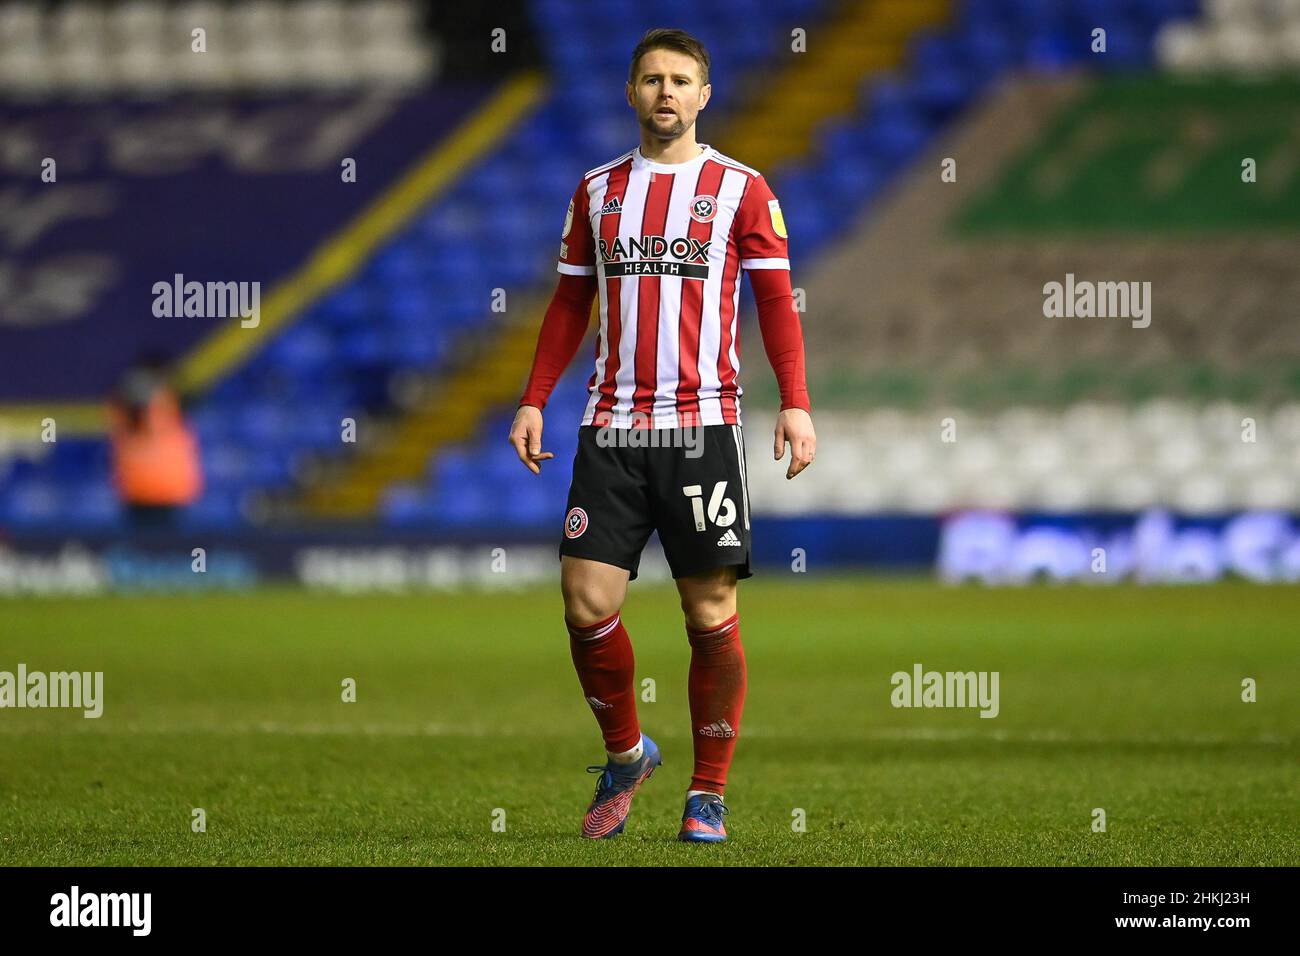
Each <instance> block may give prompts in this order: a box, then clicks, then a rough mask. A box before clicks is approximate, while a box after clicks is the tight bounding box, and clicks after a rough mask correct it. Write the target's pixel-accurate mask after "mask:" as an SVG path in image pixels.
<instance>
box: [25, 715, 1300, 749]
mask: <svg viewBox="0 0 1300 956" xmlns="http://www.w3.org/2000/svg"><path fill="white" fill-rule="evenodd" d="M106 716H107V715H106ZM90 724H91V722H86V723H85V724H83V723H82V722H81V721H78V722H77V723H75V724H59V725H57V726H47V727H42V728H40V729H39V730H38V729H36V728H33V727H30V726H28V727H20V726H18V725H17V724H15V723H11V722H7V721H0V735H3V734H15V735H17V734H21V735H42V734H45V735H49V734H77V733H85V734H108V735H120V734H139V735H149V734H155V735H164V736H165V735H175V734H214V735H239V734H264V735H267V736H285V737H326V736H336V737H349V736H353V737H471V738H477V737H555V738H564V737H573V736H576V735H577V734H579V733H581V730H580V729H578V728H576V727H575V729H573V730H565V731H554V732H547V731H538V730H537V728H536V727H529V728H527V729H524V728H517V727H515V728H511V727H494V726H485V725H474V724H446V723H422V724H400V723H399V724H379V723H365V724H323V723H288V722H284V721H274V720H263V721H253V722H244V723H222V724H207V723H191V724H167V725H157V724H145V723H141V722H139V721H132V722H130V723H126V724H114V723H113V722H112V721H111V720H108V719H100V720H97V721H94V722H93V726H91V725H90ZM740 736H741V738H758V739H763V740H780V739H788V740H808V739H810V735H808V734H805V733H785V732H771V731H768V730H767V729H765V728H761V727H759V728H751V727H746V728H744V729H743V730H742V731H741V735H740ZM816 739H817V740H818V741H819V742H824V741H827V740H834V741H844V742H853V741H855V740H856V741H897V742H919V743H947V742H954V743H955V742H963V741H967V742H969V741H974V742H981V741H991V742H994V743H1044V744H1169V745H1175V744H1178V745H1191V746H1212V745H1219V744H1252V745H1257V744H1266V745H1276V746H1293V745H1295V744H1296V743H1297V740H1296V738H1293V737H1286V736H1282V735H1280V734H1256V735H1253V736H1249V737H1234V736H1230V735H1228V734H1178V735H1162V734H1139V735H1133V736H1114V737H1110V736H1105V735H1101V734H1075V733H1070V732H1068V731H1060V730H1041V729H1027V730H999V729H995V728H987V729H985V728H962V727H916V728H905V727H894V728H886V727H881V728H870V729H864V730H863V731H862V732H861V733H859V734H844V733H841V734H836V735H833V736H828V735H825V734H819V735H818V736H817V738H816Z"/></svg>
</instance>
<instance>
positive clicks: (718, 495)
mask: <svg viewBox="0 0 1300 956" xmlns="http://www.w3.org/2000/svg"><path fill="white" fill-rule="evenodd" d="M682 494H684V495H685V496H686V497H687V498H690V499H691V512H692V513H693V514H694V515H695V530H696V531H704V530H706V528H707V527H708V526H707V525H706V524H705V523H704V514H705V508H704V489H703V488H702V487H701V486H700V485H683V486H682ZM726 494H727V483H726V482H725V481H719V482H718V483H717V484H715V485H714V486H713V494H711V495H709V507H708V515H709V520H710V521H712V522H713V523H714V524H715V525H717V526H718V527H719V528H726V527H730V526H731V525H732V524H733V523H735V520H736V503H735V502H734V501H732V500H731V499H730V498H728V497H726Z"/></svg>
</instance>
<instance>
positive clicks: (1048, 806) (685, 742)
mask: <svg viewBox="0 0 1300 956" xmlns="http://www.w3.org/2000/svg"><path fill="white" fill-rule="evenodd" d="M740 588H741V633H742V638H743V640H744V644H745V649H746V653H747V656H748V661H749V688H750V691H749V700H748V703H747V706H746V708H745V715H744V721H743V726H742V734H741V739H740V743H739V746H738V749H737V759H736V763H735V765H734V766H733V768H732V775H731V781H730V786H729V789H728V794H727V803H728V805H729V806H730V808H731V815H730V817H729V818H728V829H729V831H730V833H731V841H730V842H729V843H727V844H725V845H721V846H705V845H683V844H678V843H675V842H674V840H673V837H674V835H675V833H676V830H677V825H678V821H679V819H680V814H681V808H682V799H683V794H684V790H685V788H686V784H687V781H688V778H689V775H690V769H691V748H690V736H689V727H688V723H687V699H686V666H687V660H688V654H689V648H688V646H687V643H686V638H685V635H684V633H683V631H682V626H681V615H680V611H679V610H678V606H677V599H676V592H675V591H674V590H673V589H672V587H671V585H666V586H665V585H650V584H648V583H643V582H637V583H634V584H633V585H632V591H631V595H630V597H629V600H628V603H627V606H626V607H625V609H624V614H625V620H626V623H627V626H628V630H629V632H630V634H631V635H632V639H633V642H634V645H635V647H636V651H637V679H638V682H641V681H643V680H644V679H646V678H652V679H653V681H654V682H655V685H654V696H655V700H654V702H653V703H649V702H647V703H642V704H641V705H640V711H641V716H642V724H643V726H644V728H645V729H646V731H647V732H649V733H650V734H651V735H652V736H654V737H655V739H656V740H657V741H658V742H659V744H660V746H661V747H662V749H663V753H664V759H665V763H664V766H663V767H662V768H660V770H659V771H658V772H657V773H656V774H655V776H654V778H653V779H651V780H650V781H649V782H648V783H647V784H646V785H645V786H644V787H643V788H642V790H641V792H640V794H639V795H638V797H637V799H636V802H635V804H634V806H633V810H632V815H631V817H630V818H629V821H628V826H627V832H626V833H625V834H624V835H623V836H620V837H618V838H615V839H613V840H609V841H603V842H596V843H592V842H586V841H582V840H580V839H579V838H578V836H577V834H578V832H579V828H580V825H581V819H582V813H583V810H584V809H585V807H586V804H587V801H588V799H589V798H590V795H591V791H592V788H593V786H594V783H595V777H594V776H592V775H588V774H586V773H584V768H585V767H586V765H587V764H590V763H595V762H599V761H600V760H601V759H602V750H601V747H600V740H599V737H598V735H597V734H596V731H595V721H594V720H593V719H592V716H591V713H590V711H589V709H588V707H587V705H586V704H585V703H584V701H583V699H582V695H581V694H580V693H579V691H578V684H577V679H576V677H575V676H574V674H573V671H572V666H571V664H570V661H569V649H568V636H567V634H566V632H565V630H564V626H563V620H562V607H561V603H560V598H559V595H558V588H547V589H544V590H531V591H527V592H512V593H495V594H483V593H479V594H476V595H474V594H471V595H465V594H461V595H445V594H420V595H402V596H359V597H344V596H331V595H321V594H308V593H304V592H293V591H259V592H253V593H248V594H228V595H205V596H197V595H193V596H173V597H129V598H128V597H119V598H88V599H80V600H75V599H74V600H69V599H60V600H57V601H54V600H36V599H21V600H10V601H4V602H0V671H15V670H16V668H17V665H18V664H19V663H20V662H21V663H24V664H26V665H27V668H28V669H29V670H44V671H61V670H74V669H75V670H80V671H103V672H104V697H105V704H104V714H103V716H102V717H101V718H100V719H98V720H90V719H85V718H83V717H82V716H81V714H80V712H74V711H67V710H30V709H29V710H10V709H5V710H0V863H3V864H9V865H12V864H55V865H58V864H101V865H103V864H107V865H119V864H307V865H312V864H443V863H453V864H593V865H611V864H703V863H723V864H939V865H949V864H976V865H978V864H993V865H1000V864H1049V865H1051V864H1085V865H1111V864H1138V865H1142V864H1158V865H1175V864H1176V865H1202V864H1211V865H1218V864H1222V865H1228V864H1245V865H1252V864H1290V865H1295V864H1296V863H1300V851H1298V850H1297V847H1300V760H1298V759H1297V758H1298V757H1300V746H1298V744H1300V707H1298V706H1296V697H1297V690H1300V654H1298V653H1297V628H1296V621H1297V620H1300V589H1297V588H1294V587H1256V586H1252V585H1247V584H1241V583H1234V584H1223V585H1214V586H1203V587H1202V586H1196V587H1181V588H1179V587H1151V588H1137V587H1130V586H1124V587H1110V588H1103V587H1078V586H1070V587H1053V586H1037V587H1032V588H1025V589H1007V590H984V589H976V588H965V587H963V588H945V587H940V586H938V585H936V584H933V583H930V582H926V581H917V580H881V579H871V578H854V577H838V578H822V579H817V580H811V579H808V580H805V579H801V578H799V577H797V576H789V577H787V578H786V579H785V580H780V579H778V578H777V577H776V576H775V575H773V574H772V573H763V574H761V575H760V576H758V577H755V578H754V579H752V580H750V581H746V582H743V583H742V584H741V585H740ZM916 663H920V664H921V665H923V667H924V668H925V669H926V670H939V671H948V670H960V671H966V670H974V671H997V672H999V674H1000V682H999V692H1000V712H999V714H998V716H997V717H995V718H992V719H982V718H980V717H979V716H978V714H977V712H976V711H975V710H955V709H948V710H943V709H904V708H897V709H896V708H894V707H893V706H891V703H890V694H891V691H892V689H893V688H892V686H891V683H890V677H891V675H892V674H893V673H894V672H896V671H909V672H910V671H911V669H912V667H913V665H914V664H916ZM345 678H354V679H355V680H356V687H357V700H356V702H355V703H344V702H343V701H342V700H341V682H342V681H343V680H344V679H345ZM1245 678H1253V679H1254V680H1255V681H1256V682H1257V693H1258V701H1257V702H1255V703H1244V702H1243V701H1242V699H1241V694H1242V689H1241V687H1242V681H1243V679H1245ZM193 808H203V810H204V811H205V813H206V819H207V831H206V832H202V833H196V832H193V831H192V829H191V819H192V816H191V814H192V810H193ZM1094 808H1102V809H1104V810H1105V813H1106V831H1105V832H1093V819H1094V815H1093V811H1094ZM798 810H802V811H803V814H804V816H805V818H806V832H796V830H795V829H794V828H793V827H792V823H794V822H796V820H797V817H798V815H797V811H798ZM494 821H496V822H497V823H498V828H497V829H494ZM502 822H503V823H504V829H503V830H502V829H500V823H502Z"/></svg>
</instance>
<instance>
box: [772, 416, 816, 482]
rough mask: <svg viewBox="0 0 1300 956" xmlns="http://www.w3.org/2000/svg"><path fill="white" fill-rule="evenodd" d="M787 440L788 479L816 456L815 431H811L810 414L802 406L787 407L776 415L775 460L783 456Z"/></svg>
mask: <svg viewBox="0 0 1300 956" xmlns="http://www.w3.org/2000/svg"><path fill="white" fill-rule="evenodd" d="M787 441H788V442H789V443H790V467H789V468H788V469H786V473H785V477H786V480H787V481H788V480H790V479H791V478H793V477H794V476H795V475H797V474H799V472H801V471H803V470H804V469H805V468H807V467H808V466H809V465H811V464H812V462H813V459H814V458H816V457H817V433H816V432H815V431H813V423H812V416H811V415H809V414H808V413H807V412H805V411H804V410H803V409H802V408H787V409H784V410H783V411H782V412H781V414H779V415H777V416H776V444H775V445H774V446H773V448H772V453H773V455H772V456H773V457H774V458H775V459H776V460H777V461H780V460H781V459H782V458H783V457H785V443H786V442H787Z"/></svg>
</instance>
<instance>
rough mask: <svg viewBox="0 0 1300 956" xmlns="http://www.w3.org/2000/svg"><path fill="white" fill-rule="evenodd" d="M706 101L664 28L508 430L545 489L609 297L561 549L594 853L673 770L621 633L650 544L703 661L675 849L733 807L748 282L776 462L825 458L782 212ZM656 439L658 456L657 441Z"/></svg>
mask: <svg viewBox="0 0 1300 956" xmlns="http://www.w3.org/2000/svg"><path fill="white" fill-rule="evenodd" d="M711 93H712V88H711V87H710V85H709V55H708V52H707V51H706V50H705V49H704V47H703V45H702V44H701V43H700V42H699V41H698V40H697V39H695V38H694V37H692V36H691V35H690V34H688V33H685V32H683V31H681V30H667V29H658V30H651V31H649V32H648V33H646V34H645V36H643V37H642V38H641V41H640V42H639V43H638V44H637V46H636V49H635V50H633V51H632V62H631V66H630V69H629V71H628V83H627V103H628V106H629V107H631V108H632V109H633V110H634V111H635V112H636V118H637V122H638V123H639V124H640V128H641V130H640V132H641V144H640V146H639V147H637V148H635V149H632V150H631V151H629V152H627V153H624V154H623V155H622V156H619V157H618V158H617V159H614V160H612V161H610V162H607V163H604V164H603V165H600V166H597V167H596V168H594V169H592V170H589V171H588V172H587V173H586V174H584V175H583V177H582V181H581V182H580V183H579V184H578V187H577V189H576V190H575V192H574V194H573V199H572V201H571V202H570V203H569V210H568V215H567V216H566V217H565V220H564V229H563V233H562V235H561V241H560V258H559V263H558V265H557V267H556V268H557V270H558V271H559V273H560V278H559V283H558V286H557V288H556V290H555V295H554V297H553V298H552V300H551V303H550V305H549V307H548V308H547V310H546V315H545V318H544V319H543V321H542V327H541V332H540V333H539V336H538V342H537V351H536V355H535V357H534V360H533V366H532V371H531V373H530V375H529V378H528V382H527V385H526V387H525V389H524V393H523V396H522V398H521V400H520V402H519V409H518V412H517V413H516V415H515V420H514V424H513V425H512V426H511V429H510V442H511V444H513V445H514V446H515V449H516V451H517V452H518V454H519V458H520V460H521V461H522V462H523V463H524V464H525V465H526V466H527V467H528V468H529V470H530V471H532V472H533V473H534V474H540V470H541V464H542V462H543V461H545V460H547V459H550V458H553V457H555V456H554V454H553V453H552V452H546V451H543V450H542V409H543V408H545V406H546V401H547V398H548V396H549V395H550V393H551V390H552V389H553V388H554V386H555V383H556V381H557V380H558V379H559V377H560V375H561V374H562V373H563V372H564V369H565V368H566V367H567V366H568V364H569V362H570V361H571V360H572V359H573V356H574V354H575V353H576V352H577V350H578V347H579V346H580V345H581V343H582V339H583V337H584V335H585V334H586V330H587V325H588V322H589V319H590V316H591V307H592V302H593V301H594V300H595V298H596V296H597V295H598V294H599V297H600V325H599V331H598V338H597V340H596V356H595V359H596V367H595V372H594V374H593V375H592V376H591V379H590V380H589V382H588V386H587V388H588V393H589V395H588V399H587V405H586V409H585V411H584V414H583V416H582V421H581V423H580V425H579V429H578V436H579V437H578V451H577V455H576V456H575V458H574V461H573V480H572V484H571V485H570V489H569V499H568V505H567V510H566V513H565V517H564V532H563V537H562V538H561V540H560V549H559V552H560V587H561V591H562V593H563V596H564V616H565V623H566V624H567V626H568V631H569V647H570V650H571V653H572V657H573V664H574V667H575V668H576V669H577V672H578V682H579V684H580V685H581V687H582V693H583V695H584V696H585V697H586V700H587V704H588V705H589V706H590V707H591V710H592V713H593V714H594V715H595V717H596V721H597V723H598V724H599V725H600V731H601V735H602V736H603V738H604V742H605V750H606V753H607V759H606V762H605V763H604V764H603V765H600V766H596V767H589V768H588V770H589V771H591V772H598V773H599V774H600V777H599V779H598V781H597V784H596V793H595V796H594V797H593V799H592V801H591V804H590V806H589V807H588V808H587V813H586V816H585V818H584V819H583V824H582V835H583V836H584V837H588V838H592V839H599V838H602V837H609V836H613V835H614V834H617V833H620V832H622V830H623V827H624V824H625V823H626V821H627V816H628V811H629V810H630V809H631V805H632V798H633V797H634V796H635V795H636V792H637V789H638V788H639V787H640V785H641V784H642V783H643V782H644V781H645V780H646V779H648V778H649V777H650V775H651V774H652V773H653V772H654V770H655V768H656V767H658V766H659V764H660V763H661V762H662V758H661V756H660V753H659V748H658V747H657V746H656V745H655V742H654V741H653V740H651V739H650V737H648V736H647V735H646V734H644V733H642V731H641V727H640V724H639V723H638V721H637V712H636V695H635V692H634V687H633V657H632V644H631V641H630V639H629V637H628V631H627V628H626V627H625V625H624V622H623V620H622V617H621V608H622V606H623V600H624V598H625V596H626V594H627V586H628V582H629V581H631V580H635V579H636V576H637V566H638V564H639V563H640V559H641V551H642V548H644V546H645V544H646V541H647V540H648V539H649V537H650V534H651V532H653V531H658V533H659V540H660V543H661V544H662V545H663V549H664V554H665V556H666V557H667V559H668V565H669V567H670V569H671V571H672V576H673V579H674V581H675V582H676V584H677V590H678V592H679V594H680V596H681V606H682V611H683V612H684V615H685V629H686V637H687V640H688V641H689V643H690V647H691V662H690V671H689V677H688V685H687V686H688V692H689V698H690V714H691V724H692V739H693V741H694V751H695V752H694V757H695V765H694V770H693V773H692V776H691V782H690V786H689V789H688V790H687V792H686V808H685V811H684V813H683V815H682V825H681V829H680V831H679V832H678V837H679V838H680V839H682V840H687V841H693V842H701V843H717V842H720V841H722V840H725V839H726V837H727V834H726V829H725V827H724V826H723V819H722V817H723V814H724V813H726V807H725V806H724V805H723V802H722V801H723V794H724V791H725V788H726V784H727V771H728V769H729V767H730V765H731V759H732V754H733V752H734V750H735V747H736V738H737V735H738V734H739V732H740V717H741V710H742V709H743V707H744V703H745V687H746V673H745V655H744V651H743V650H742V648H741V642H740V618H739V614H738V612H737V608H736V582H737V581H738V580H740V579H742V578H748V577H751V576H752V571H751V570H750V527H749V493H748V490H747V488H746V484H745V445H744V436H743V432H742V431H741V418H740V396H741V394H742V393H743V389H742V388H741V387H740V383H739V372H740V350H739V343H738V341H737V336H738V332H739V329H738V311H739V308H738V307H739V304H740V271H741V270H742V269H744V270H746V271H747V272H748V273H749V277H750V284H751V285H752V286H753V290H754V299H755V302H756V303H757V306H758V316H759V327H760V331H761V333H762V337H763V346H764V349H765V351H766V352H767V355H768V359H769V360H770V362H771V364H772V368H773V371H774V372H775V373H776V377H777V381H778V383H779V386H780V393H781V408H780V411H779V413H778V415H777V420H776V434H775V444H774V448H773V452H774V456H775V458H776V459H777V460H780V459H782V458H783V457H784V455H785V446H786V445H787V444H789V446H790V464H789V467H788V469H787V470H786V478H787V479H789V478H794V477H795V476H796V475H798V474H799V473H800V472H801V471H803V470H804V469H805V468H806V467H807V466H808V465H809V464H810V463H811V462H812V460H813V458H814V455H815V453H816V448H817V438H816V435H815V433H814V431H813V423H812V417H811V415H810V405H809V400H808V390H807V385H806V383H805V381H804V349H803V332H802V329H801V328H800V323H799V315H798V312H797V311H796V310H795V307H794V301H793V295H792V290H791V287H790V261H789V254H788V252H787V245H786V230H785V221H784V219H783V218H782V214H781V207H780V205H779V204H778V202H777V200H776V197H775V196H773V195H772V191H771V189H770V188H769V187H768V184H767V182H766V181H765V180H764V178H763V176H762V175H761V174H759V173H758V172H757V171H756V170H754V169H751V168H750V167H748V166H745V165H744V164H742V163H739V162H737V161H736V160H734V159H731V158H730V157H728V156H724V155H722V154H721V153H719V152H718V151H717V150H716V149H714V148H713V147H711V146H709V145H707V144H702V143H698V142H696V139H695V134H696V130H695V125H696V118H697V116H698V115H699V113H700V111H702V110H703V109H705V107H706V106H707V105H708V102H709V97H710V95H711ZM635 429H653V430H654V432H653V433H647V432H640V433H636V434H635V435H634V434H633V432H634V430H635ZM650 434H653V436H654V438H655V439H656V440H654V441H646V440H644V439H645V438H646V437H647V436H648V435H650ZM636 439H641V440H636ZM679 439H680V440H679Z"/></svg>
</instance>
